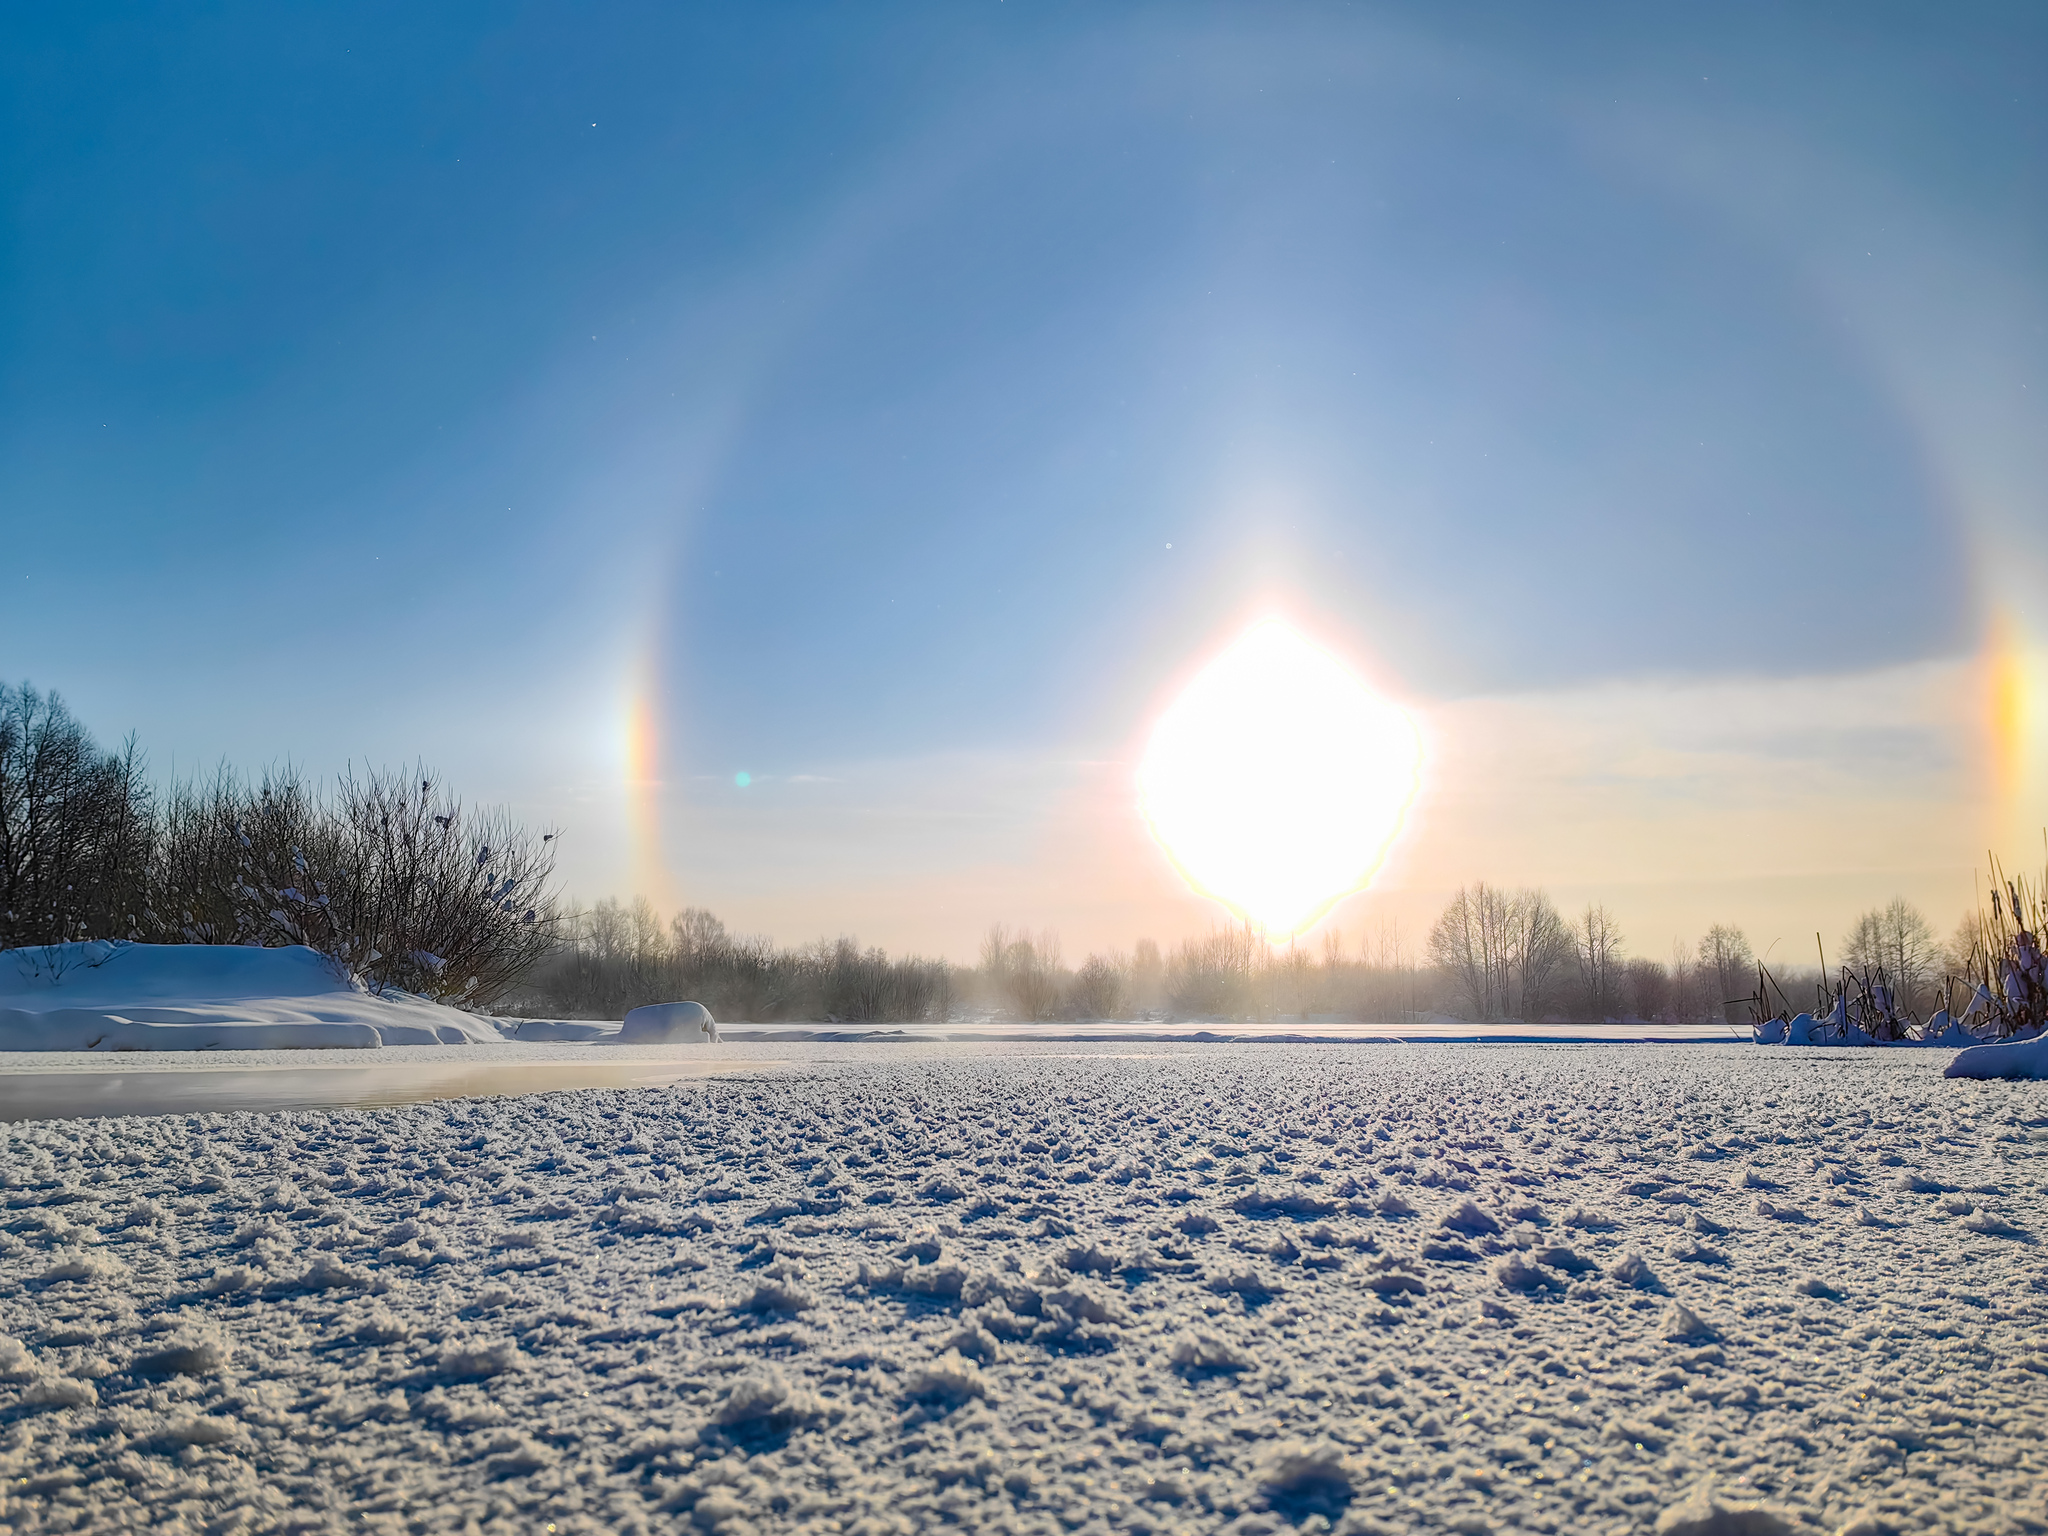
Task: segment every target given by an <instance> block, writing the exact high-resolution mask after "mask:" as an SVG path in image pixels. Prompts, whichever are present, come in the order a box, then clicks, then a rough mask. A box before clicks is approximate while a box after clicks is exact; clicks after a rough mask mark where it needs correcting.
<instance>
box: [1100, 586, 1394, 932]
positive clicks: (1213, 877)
mask: <svg viewBox="0 0 2048 1536" xmlns="http://www.w3.org/2000/svg"><path fill="white" fill-rule="evenodd" d="M1420 765H1421V745H1420V742H1419V740H1418V738H1417V735H1416V731H1415V727H1414V725H1413V723H1412V722H1411V721H1410V720H1409V719H1408V717H1407V716H1406V715H1405V714H1403V713H1402V712H1401V710H1399V709H1398V708H1396V707H1395V706H1394V705H1393V704H1391V703H1389V702H1388V701H1387V700H1386V699H1383V698H1381V697H1380V696H1379V695H1378V694H1377V693H1375V692H1373V690H1372V689H1371V688H1369V687H1367V686H1366V684H1365V683H1364V681H1363V680H1361V679H1360V678H1359V677H1358V676H1357V675H1356V674H1355V673H1353V672H1352V671H1351V670H1350V668H1348V667H1346V666H1345V665H1344V663H1343V662H1341V661H1340V660H1338V659H1337V658H1336V657H1335V656H1333V655H1331V654H1330V653H1329V652H1328V651H1326V650H1324V649H1323V648H1322V647H1321V646H1318V645H1316V644H1314V643H1313V642H1311V641H1310V640H1308V639H1307V638H1305V637H1304V636H1303V635H1301V634H1300V633H1299V632H1298V631H1296V630H1295V629H1294V628H1293V627H1291V626H1290V625H1288V624H1287V623H1285V622H1284V621H1282V620H1279V619H1265V620H1262V621H1261V622H1259V623H1258V624H1255V625H1254V626H1252V628H1251V629H1250V630H1249V631H1248V632H1247V633H1246V634H1245V635H1244V636H1243V637H1242V638H1241V639H1239V640H1238V641H1237V642H1236V643H1235V644H1234V645H1232V646H1231V647H1230V648H1229V649H1228V650H1226V651H1225V652H1224V653H1223V654H1222V655H1221V656H1219V657H1217V658H1216V660H1215V661H1213V662H1211V663H1210V664H1209V665H1208V666H1207V667H1206V668H1204V669H1203V670H1202V672H1201V673H1200V674H1198V675H1197V676H1196V677H1195V679H1194V681H1193V682H1191V683H1189V685H1188V687H1187V689H1186V691H1185V692H1183V693H1182V694H1181V696H1180V697H1179V698H1178V699H1177V700H1175V702H1174V703H1173V704H1172V705H1171V706H1170V707H1169V708H1168V709H1167V711H1166V713H1165V714H1164V715H1162V716H1161V717H1160V720H1159V723H1158V725H1157V726H1156V727H1155V728H1154V730H1153V733H1152V739H1151V743H1150V745H1149V746H1148V748H1147V750H1146V753H1145V757H1144V761H1143V762H1142V763H1141V765H1140V766H1139V770H1138V790H1139V800H1140V805H1141V807H1142V809H1143V811H1144V815H1145V820H1146V822H1147V824H1148V825H1149V826H1150V827H1151V830H1152V834H1153V836H1154V837H1156V838H1157V839H1158V840H1159V843H1160V844H1161V846H1162V847H1164V848H1165V850H1166V851H1167V853H1168V854H1169V855H1170V856H1171V857H1172V859H1173V862H1174V864H1175V865H1176V867H1177V868H1178V869H1179V870H1180V872H1181V874H1182V875H1183V876H1184V877H1185V878H1186V879H1187V881H1188V882H1189V883H1190V884H1191V885H1193V886H1194V887H1195V889H1197V890H1199V891H1201V892H1202V893H1203V894H1205V895H1208V896H1212V897H1214V898H1215V899H1216V900H1218V901H1221V902H1222V903H1223V904H1224V905H1226V906H1228V907H1229V908H1230V909H1231V910H1232V911H1233V912H1234V913H1236V914H1237V915H1238V916H1239V917H1241V918H1243V919H1244V920H1246V921H1248V922H1250V923H1252V924H1253V925H1254V926H1256V927H1257V928H1259V929H1261V930H1262V931H1263V932H1264V933H1265V934H1266V935H1267V936H1268V937H1269V938H1273V939H1281V938H1285V937H1288V936H1289V935H1292V934H1296V933H1299V932H1301V931H1302V930H1303V929H1306V928H1308V927H1309V926H1311V925H1312V924H1314V923H1315V922H1316V921H1317V920H1318V919H1319V918H1321V917H1322V916H1323V914H1324V913H1326V912H1328V911H1329V909H1330V908H1331V906H1332V905H1334V904H1335V903H1336V902H1337V901H1339V900H1340V899H1342V898H1343V897H1345V896H1347V895H1349V894H1350V893H1352V892H1353V891H1356V890H1359V889H1361V888H1362V887H1363V886H1364V885H1365V884H1366V883H1367V882H1368V881H1369V880H1370V879H1371V878H1372V875H1373V872H1374V871H1375V870H1376V869H1378V868H1379V865H1380V861H1381V860H1382V859H1383V858H1384V857H1385V855H1386V852H1387V849H1388V847H1389V845H1390V844H1391V843H1392V842H1393V839H1394V837H1395V835H1396V833H1398V832H1399V831H1400V828H1401V821H1402V818H1403V816H1404V815H1405V814H1406V812H1407V809H1408V805H1409V802H1410V801H1411V800H1413V799H1414V797H1415V791H1416V787H1417V783H1418V780H1419V771H1420Z"/></svg>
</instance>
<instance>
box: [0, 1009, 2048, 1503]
mask: <svg viewBox="0 0 2048 1536" xmlns="http://www.w3.org/2000/svg"><path fill="white" fill-rule="evenodd" d="M722 1049H723V1050H724V1051H726V1052H728V1053H731V1054H733V1055H735V1056H739V1057H742V1058H744V1056H745V1055H746V1052H747V1050H748V1049H749V1048H746V1047H738V1048H736V1047H731V1046H727V1047H724V1048H722ZM757 1049H760V1050H762V1051H763V1053H764V1054H765V1050H766V1048H757ZM781 1049H782V1054H784V1055H788V1054H789V1052H788V1049H787V1048H786V1047H784V1048H781ZM1941 1068H1942V1063H1941V1061H1940V1060H1939V1059H1938V1058H1936V1059H1930V1058H1929V1057H1928V1056H1926V1055H1923V1054H1922V1053H1914V1052H1863V1053H1839V1054H1834V1053H1828V1054H1823V1053H1816V1052H1805V1051H1802V1052H1797V1053H1783V1052H1767V1051H1756V1050H1745V1049H1740V1048H1702V1047H1681V1048H1660V1047H1624V1048H1610V1047H1550V1048H1521V1047H1505V1048H1498V1047H1497V1048H1465V1049H1459V1048H1448V1047H1447V1048H1434V1047H1403V1048H1393V1047H1353V1048H1348V1049H1346V1048H1333V1047H1264V1048H1254V1047H1242V1046H1218V1047H1209V1048H1187V1047H1167V1048H1162V1049H1159V1050H1157V1051H1156V1053H1154V1054H1148V1055H1146V1056H1144V1057H1132V1056H1129V1055H1127V1054H1126V1055H1118V1054H1113V1053H1111V1052H1110V1051H1107V1050H1089V1049H1086V1048H1081V1049H1069V1050H1067V1051H1065V1052H1064V1053H1063V1054H1060V1055H1057V1056H1054V1055H1049V1054H1032V1053H1030V1052H1029V1051H1028V1050H1027V1049H1026V1048H1021V1047H1019V1048H1012V1049H1006V1050H991V1049H988V1048H978V1049H977V1048H967V1047H929V1048H921V1049H918V1050H916V1051H915V1052H914V1053H913V1052H911V1051H906V1050H901V1049H899V1050H896V1051H891V1050H888V1049H883V1048H875V1047H861V1046H819V1047H814V1048H811V1049H810V1050H808V1051H807V1052H806V1053H804V1054H803V1055H802V1058H801V1060H800V1062H799V1063H798V1065H797V1067H796V1068H795V1069H794V1070H790V1071H786V1072H782V1073H774V1072H771V1071H767V1070H763V1071H761V1072H759V1073H758V1074H756V1075H752V1076H740V1077H725V1078H715V1079H708V1080H702V1081H693V1082H689V1083H686V1084H683V1085H680V1086H678V1087H675V1088H669V1089H659V1090H645V1091H613V1090H604V1091H590V1092H585V1093H577V1094H562V1095H554V1096H548V1097H541V1098H536V1097H529V1098H522V1099H517V1100H478V1101H465V1102H452V1103H441V1104H430V1105H416V1106H408V1107H405V1108H401V1109H392V1110H384V1111H376V1112H368V1111H343V1112H334V1113H327V1114H315V1113H302V1114H281V1115H232V1116H180V1117H166V1118H163V1119H155V1120H140V1119H128V1120H98V1121H69V1122H49V1123H44V1124H29V1125H17V1126H12V1127H6V1128H0V1135H4V1140H0V1180H4V1189H0V1195H4V1206H5V1219H4V1224H0V1383H4V1385H0V1405H4V1406H0V1527H4V1528H6V1529H8V1530H10V1531H13V1532H23V1533H25V1532H41V1531H58V1530H63V1531H69V1530H109V1529H132V1530H141V1529H157V1530H167V1531H169V1530H184V1531H208V1532H221V1533H229V1532H244V1531H246V1532H259V1531H319V1530H334V1531H342V1530H351V1531H353V1530H369V1531H441V1530H447V1531H459V1530H472V1529H483V1530H492V1529H503V1530H516V1531H535V1532H538V1531H542V1530H545V1529H552V1530H555V1531H558V1532H564V1533H566V1532H584V1531H589V1532H598V1531H619V1532H636V1531H702V1532H721V1533H727V1536H741V1533H745V1532H749V1531H768V1530H784V1529H815V1530H819V1531H848V1532H863V1533H867V1532H877V1533H878V1532H889V1531H913V1530H924V1529H935V1528H939V1527H944V1526H957V1527H962V1528H967V1529H984V1528H985V1529H990V1530H1005V1531H1011V1530H1014V1531H1043V1532H1046V1533H1048V1536H1050V1533H1055V1532H1066V1531H1084V1530H1085V1531H1103V1532H1107V1531H1111V1530H1120V1531H1121V1530H1127V1531H1133V1532H1154V1531H1157V1532H1167V1531H1172V1532H1181V1531H1192V1530H1204V1531H1208V1530H1223V1529H1229V1530H1231V1531H1234V1532H1237V1533H1240V1536H1264V1533H1278V1532H1287V1531H1299V1532H1305V1533H1311V1536H1313V1533H1319V1532H1324V1531H1329V1530H1337V1531H1352V1532H1391V1531H1410V1530H1418V1529H1438V1530H1452V1531H1465V1532H1481V1531H1511V1530H1529V1531H1545V1532H1562V1531H1569V1532H1607V1531H1612V1532H1623V1531H1650V1530H1653V1529H1654V1530H1657V1531H1660V1532H1664V1533H1666V1536H1676V1533H1695V1536H1696V1533H1710V1532H1720V1533H1726V1532H1736V1531H1745V1532H1795V1531H1796V1532H1804V1531H1814V1532H1831V1531H1853V1532H1858V1533H1862V1536H1876V1533H1880V1532H1887V1531H1900V1532H1903V1531H1923V1530H1925V1531H1993V1530H1999V1531H2005V1530H2041V1529H2043V1528H2044V1526H2048V1510H2044V1507H2043V1493H2042V1490H2043V1488H2044V1486H2048V1449H2044V1442H2043V1440H2042V1437H2041V1435H2040V1410H2041V1406H2042V1404H2043V1403H2044V1402H2048V1269H2044V1264H2043V1259H2042V1249H2041V1246H2040V1242H2039V1239H2040V1236H2041V1234H2042V1232H2043V1230H2044V1227H2048V1198H2044V1190H2043V1179H2042V1173H2043V1170H2044V1167H2048V1165H2044V1163H2043V1162H2042V1158H2043V1155H2044V1153H2048V1130H2044V1128H2043V1127H2044V1126H2048V1100H2044V1098H2043V1097H2042V1090H2041V1089H2040V1087H2039V1086H2038V1085H2036V1084H2033V1083H2014V1082H1972V1081H1952V1080H1947V1079H1944V1078H1943V1077H1942V1076H1941Z"/></svg>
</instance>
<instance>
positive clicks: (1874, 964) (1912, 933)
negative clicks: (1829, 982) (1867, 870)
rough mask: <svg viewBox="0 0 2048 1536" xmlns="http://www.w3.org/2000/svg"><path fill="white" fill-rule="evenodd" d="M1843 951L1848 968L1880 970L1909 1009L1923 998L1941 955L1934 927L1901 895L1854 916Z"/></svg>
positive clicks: (1844, 941)
mask: <svg viewBox="0 0 2048 1536" xmlns="http://www.w3.org/2000/svg"><path fill="white" fill-rule="evenodd" d="M1842 951H1843V953H1842V959H1843V962H1844V963H1845V964H1847V965H1848V966H1849V968H1850V969H1851V970H1855V971H1862V972H1865V973H1868V974H1871V975H1875V974H1876V973H1877V972H1880V971H1882V972H1883V974H1884V977H1885V979H1886V980H1887V981H1888V982H1889V983H1890V985H1891V987H1892V990H1893V991H1894V993H1895V994H1896V995H1897V998H1898V1000H1899V1001H1900V1002H1901V1003H1903V1004H1905V1006H1907V1007H1909V1008H1918V1007H1919V1006H1920V1005H1921V1004H1922V1003H1923V1002H1924V1001H1925V995H1926V993H1927V991H1928V987H1929V983H1931V982H1932V981H1933V980H1934V975H1935V968H1936V966H1937V965H1938V964H1939V962H1940V958H1941V945H1940V943H1939V941H1938V940H1937V939H1936V938H1935V936H1934V929H1933V927H1932V926H1931V925H1930V924H1929V923H1928V921H1927V919H1926V917H1925V916H1923V915H1922V914H1921V912H1920V909H1919V908H1917V907H1915V906H1914V905H1913V904H1912V903H1911V902H1909V901H1907V900H1906V899H1905V897H1903V896H1894V897H1893V898H1892V899H1891V900H1890V901H1889V902H1888V903H1886V904H1885V905H1884V906H1882V907H1873V908H1871V910H1870V911H1868V912H1865V913H1864V914H1863V915H1862V916H1861V917H1859V918H1857V919H1856V923H1855V926H1854V927H1852V928H1851V929H1850V930H1849V936H1848V937H1847V938H1846V939H1844V940H1843V941H1842Z"/></svg>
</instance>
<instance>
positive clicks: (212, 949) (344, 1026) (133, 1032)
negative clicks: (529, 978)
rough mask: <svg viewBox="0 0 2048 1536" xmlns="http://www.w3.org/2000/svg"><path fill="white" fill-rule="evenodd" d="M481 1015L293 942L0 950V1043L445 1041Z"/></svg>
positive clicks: (91, 1047)
mask: <svg viewBox="0 0 2048 1536" xmlns="http://www.w3.org/2000/svg"><path fill="white" fill-rule="evenodd" d="M500 1038H502V1037H501V1036H500V1034H499V1033H498V1029H497V1026H496V1025H495V1024H493V1023H492V1022H491V1021H490V1020H488V1019H481V1018H478V1017H476V1016H475V1015H474V1014H468V1013H464V1012H462V1011H461V1010H460V1009H456V1008H449V1007H446V1006H444V1005H442V1004H440V1003H434V1002H429V1001H427V1000H426V999H425V998H420V997H411V996H408V995H406V994H404V993H393V994H390V995H387V996H382V997H380V996H375V995H373V994H371V993H369V992H366V991H365V990H364V989H363V987H362V985H361V983H359V982H357V981H355V980H354V979H353V978H352V977H350V976H349V975H348V974H347V972H345V971H343V970H341V969H339V968H338V967H337V966H336V965H335V964H334V963H333V962H332V961H330V960H328V959H327V957H326V956H324V955H322V954H320V953H319V952H318V951H316V950H312V949H308V948H307V947H306V946H305V945H303V944H293V945H289V946H287V947H284V948H278V949H258V948H254V947H250V946H244V945H234V944H127V943H109V942H107V941H105V940H94V941H93V942H90V943H83V944H52V945H48V946H39V947H37V948H34V949H10V950H0V1051H46V1050H66V1051H218V1050H261V1049H272V1048H278V1047H296V1048H301V1049H304V1048H315V1049H335V1048H343V1049H346V1048H363V1047H376V1046H380V1045H433V1044H456V1043H461V1042H465V1041H495V1040H498V1039H500Z"/></svg>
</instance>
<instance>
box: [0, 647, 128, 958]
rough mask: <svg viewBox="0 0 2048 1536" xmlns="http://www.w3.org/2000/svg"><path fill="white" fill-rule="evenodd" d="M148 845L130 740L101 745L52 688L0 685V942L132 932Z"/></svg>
mask: <svg viewBox="0 0 2048 1536" xmlns="http://www.w3.org/2000/svg"><path fill="white" fill-rule="evenodd" d="M151 842H152V825H151V798H150V794H149V791H148V787H147V785H146V784H145V783H144V781H143V775H142V759H141V756H140V754H139V753H138V752H137V750H136V747H135V743H134V741H133V740H132V739H131V740H130V741H129V742H128V743H127V744H126V746H125V748H124V749H123V750H122V751H121V752H102V751H101V750H100V748H99V747H98V746H97V745H96V744H95V743H94V741H93V739H92V736H91V734H90V733H89V732H88V731H87V730H86V729H85V727H84V726H83V725H81V724H79V722H78V721H77V720H76V719H74V718H73V717H72V714H71V712H70V711H69V710H68V709H66V708H65V706H64V701H63V700H62V699H60V698H59V697H58V696H57V695H56V694H54V693H52V694H41V693H38V692H37V691H36V690H35V689H34V688H32V687H30V686H29V685H28V684H27V683H23V684H22V685H21V686H20V687H18V688H11V687H8V686H6V685H4V684H0V949H12V948H17V947H19V946H22V945H29V944H59V943H63V942H65V941H67V940H72V939H84V938H128V937H132V936H134V934H135V933H136V932H138V931H139V930H140V929H141V928H142V926H143V908H144V906H145V904H146V903H145V900H144V898H145V894H146V892H145V884H146V880H147V874H148V862H149V853H150V847H151Z"/></svg>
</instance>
